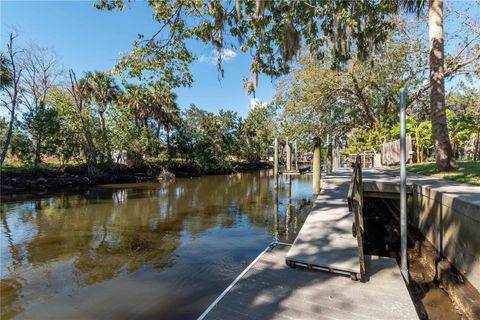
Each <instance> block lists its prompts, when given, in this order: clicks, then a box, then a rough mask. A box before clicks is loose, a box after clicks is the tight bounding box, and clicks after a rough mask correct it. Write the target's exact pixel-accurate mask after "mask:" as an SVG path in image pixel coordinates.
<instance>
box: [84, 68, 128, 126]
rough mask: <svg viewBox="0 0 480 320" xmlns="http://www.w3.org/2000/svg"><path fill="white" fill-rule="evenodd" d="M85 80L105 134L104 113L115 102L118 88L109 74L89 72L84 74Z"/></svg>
mask: <svg viewBox="0 0 480 320" xmlns="http://www.w3.org/2000/svg"><path fill="white" fill-rule="evenodd" d="M84 78H85V80H86V84H87V87H88V90H89V93H90V94H91V96H92V98H93V100H94V101H95V103H96V104H97V106H98V117H99V118H100V123H101V126H102V132H105V129H106V128H105V112H106V111H107V108H108V106H109V105H110V104H112V103H114V102H115V101H117V98H118V93H119V91H120V88H119V87H118V85H117V84H116V83H115V79H114V78H113V76H112V75H111V73H109V72H102V71H93V72H92V71H89V72H87V73H85V77H84Z"/></svg>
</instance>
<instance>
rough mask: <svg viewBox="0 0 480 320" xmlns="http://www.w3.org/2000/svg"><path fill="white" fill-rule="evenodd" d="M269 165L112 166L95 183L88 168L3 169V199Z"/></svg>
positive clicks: (0, 187)
mask: <svg viewBox="0 0 480 320" xmlns="http://www.w3.org/2000/svg"><path fill="white" fill-rule="evenodd" d="M270 167H271V165H270V164H268V163H254V164H250V163H237V164H235V165H232V166H231V167H230V168H215V169H211V170H203V169H201V168H198V167H196V166H194V165H189V164H172V165H163V164H141V165H134V166H125V165H116V164H115V165H111V166H106V167H103V168H101V169H99V172H98V174H97V176H96V177H95V179H89V178H88V177H87V176H86V168H85V166H66V167H63V168H60V169H37V170H35V169H2V170H1V183H0V190H1V194H2V196H7V195H11V194H19V193H31V192H32V191H50V190H59V189H64V190H77V189H84V188H88V187H90V186H93V185H98V184H109V183H133V182H144V181H158V180H159V179H160V180H161V179H162V178H163V177H166V178H168V176H170V174H173V175H174V176H175V177H193V176H200V175H217V174H228V173H234V172H246V171H250V170H258V169H267V168H270Z"/></svg>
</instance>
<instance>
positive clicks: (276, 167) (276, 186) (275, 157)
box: [273, 138, 278, 190]
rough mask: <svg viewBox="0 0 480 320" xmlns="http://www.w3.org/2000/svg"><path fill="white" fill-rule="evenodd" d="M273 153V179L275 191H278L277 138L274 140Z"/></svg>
mask: <svg viewBox="0 0 480 320" xmlns="http://www.w3.org/2000/svg"><path fill="white" fill-rule="evenodd" d="M273 145H274V149H275V150H274V152H273V178H274V179H275V185H274V188H275V190H277V189H278V138H275V142H274V144H273Z"/></svg>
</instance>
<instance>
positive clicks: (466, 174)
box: [407, 161, 480, 186]
mask: <svg viewBox="0 0 480 320" xmlns="http://www.w3.org/2000/svg"><path fill="white" fill-rule="evenodd" d="M457 165H458V170H457V171H451V172H438V171H437V166H436V165H435V162H427V163H416V164H411V165H408V166H407V171H410V172H415V173H418V174H424V175H428V176H434V177H437V178H441V179H446V180H453V181H457V182H462V183H469V184H475V185H479V186H480V161H458V162H457Z"/></svg>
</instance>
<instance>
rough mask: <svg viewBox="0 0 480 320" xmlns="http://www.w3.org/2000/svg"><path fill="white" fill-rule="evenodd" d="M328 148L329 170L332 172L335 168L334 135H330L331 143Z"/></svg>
mask: <svg viewBox="0 0 480 320" xmlns="http://www.w3.org/2000/svg"><path fill="white" fill-rule="evenodd" d="M330 148H331V150H330V154H331V156H330V171H331V172H334V171H336V170H337V169H336V168H335V136H332V145H331V147H330Z"/></svg>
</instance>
